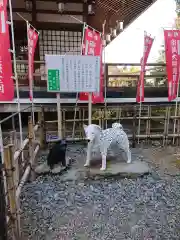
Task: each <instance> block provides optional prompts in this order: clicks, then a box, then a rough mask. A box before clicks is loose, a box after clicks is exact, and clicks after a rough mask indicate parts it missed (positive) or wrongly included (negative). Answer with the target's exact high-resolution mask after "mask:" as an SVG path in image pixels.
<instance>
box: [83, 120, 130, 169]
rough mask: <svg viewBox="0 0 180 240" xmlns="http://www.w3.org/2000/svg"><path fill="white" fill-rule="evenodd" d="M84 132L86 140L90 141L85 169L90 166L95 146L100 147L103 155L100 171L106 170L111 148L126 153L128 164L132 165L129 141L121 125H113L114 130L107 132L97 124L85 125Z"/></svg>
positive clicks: (109, 129)
mask: <svg viewBox="0 0 180 240" xmlns="http://www.w3.org/2000/svg"><path fill="white" fill-rule="evenodd" d="M84 131H85V135H86V139H87V140H88V147H87V158H86V163H85V165H84V166H85V167H87V166H89V165H90V160H91V152H92V148H93V146H98V147H99V150H100V153H101V157H102V167H101V169H100V170H106V158H107V153H108V150H109V149H111V148H116V149H118V150H122V151H124V152H125V154H126V157H127V163H131V152H130V149H129V140H128V137H127V134H126V133H125V132H124V130H123V127H122V125H121V124H120V123H113V124H112V128H108V129H105V130H102V129H101V127H100V126H98V125H95V124H90V125H89V126H87V125H84Z"/></svg>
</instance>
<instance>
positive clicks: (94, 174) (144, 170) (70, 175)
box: [61, 161, 151, 181]
mask: <svg viewBox="0 0 180 240" xmlns="http://www.w3.org/2000/svg"><path fill="white" fill-rule="evenodd" d="M149 173H151V169H150V168H149V166H148V164H147V163H145V162H142V161H133V162H132V163H130V164H127V163H125V162H111V163H108V165H107V169H106V170H105V171H101V170H100V166H91V167H89V168H87V167H83V168H80V169H72V168H71V169H70V170H69V171H67V172H66V173H65V174H64V175H63V176H62V179H61V180H62V181H76V180H83V179H95V180H96V179H100V178H107V177H118V178H137V177H141V176H143V175H146V174H149Z"/></svg>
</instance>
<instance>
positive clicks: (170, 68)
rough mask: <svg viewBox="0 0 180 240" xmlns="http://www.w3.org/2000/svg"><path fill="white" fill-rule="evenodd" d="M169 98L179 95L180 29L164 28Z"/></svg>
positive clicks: (170, 99) (172, 98)
mask: <svg viewBox="0 0 180 240" xmlns="http://www.w3.org/2000/svg"><path fill="white" fill-rule="evenodd" d="M164 39H165V54H166V71H167V77H168V100H169V101H172V100H174V99H176V97H177V91H178V84H179V64H180V30H164Z"/></svg>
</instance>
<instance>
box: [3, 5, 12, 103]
mask: <svg viewBox="0 0 180 240" xmlns="http://www.w3.org/2000/svg"><path fill="white" fill-rule="evenodd" d="M6 8H7V0H4V1H3V0H1V1H0V43H1V44H0V101H12V100H13V99H14V82H13V78H12V76H13V72H12V64H11V54H10V51H9V49H10V39H9V27H8V24H7V20H8V17H7V9H6Z"/></svg>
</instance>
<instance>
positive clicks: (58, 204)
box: [21, 146, 180, 240]
mask: <svg viewBox="0 0 180 240" xmlns="http://www.w3.org/2000/svg"><path fill="white" fill-rule="evenodd" d="M133 154H134V156H135V157H136V158H142V155H141V153H140V150H138V149H134V150H133ZM68 155H69V156H71V157H72V158H74V159H75V160H76V162H75V163H74V165H73V166H72V168H75V167H78V166H79V165H82V158H83V157H82V156H84V147H83V146H81V147H80V146H79V147H78V148H77V147H75V146H71V147H69V149H68ZM43 158H45V157H44V156H42V157H41V161H42V159H43ZM143 159H144V158H143ZM144 160H147V162H149V159H144ZM151 167H152V168H153V174H152V175H148V176H144V177H141V178H137V179H101V180H94V181H93V180H82V179H79V180H78V181H69V182H68V181H63V176H49V175H46V176H40V177H38V178H37V179H36V181H34V182H32V183H27V184H26V185H25V187H24V189H23V194H22V197H21V203H22V204H21V207H22V231H23V232H24V239H30V240H31V239H33V240H35V239H37V240H40V239H42V240H50V239H52V240H54V239H58V240H60V239H62V240H72V239H73V240H75V239H76V240H86V239H90V240H91V239H92V240H94V239H96V240H105V239H107V240H110V239H112V240H121V239H122V240H124V239H129V240H130V239H134V240H152V239H153V240H154V239H156V240H159V239H161V240H166V239H169V240H174V239H177V240H179V239H180V176H178V175H177V176H173V177H172V176H168V177H166V178H165V177H164V176H163V175H161V172H162V171H160V168H159V166H155V165H154V164H152V166H151Z"/></svg>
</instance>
